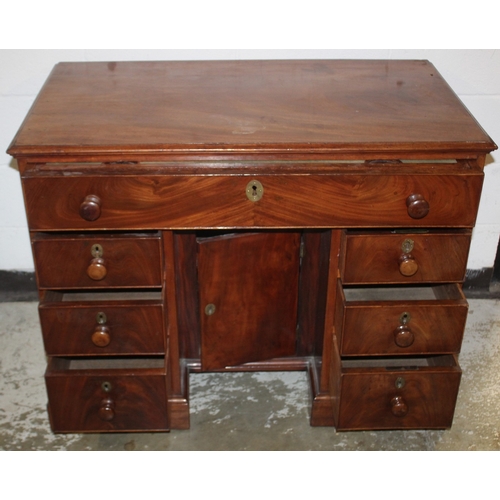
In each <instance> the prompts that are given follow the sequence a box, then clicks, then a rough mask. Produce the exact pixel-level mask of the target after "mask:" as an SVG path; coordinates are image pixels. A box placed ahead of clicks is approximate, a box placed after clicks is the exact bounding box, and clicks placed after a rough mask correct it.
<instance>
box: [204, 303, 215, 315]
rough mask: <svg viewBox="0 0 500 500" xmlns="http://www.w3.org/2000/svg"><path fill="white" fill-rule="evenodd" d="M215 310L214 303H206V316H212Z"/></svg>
mask: <svg viewBox="0 0 500 500" xmlns="http://www.w3.org/2000/svg"><path fill="white" fill-rule="evenodd" d="M214 312H215V305H214V304H207V305H206V307H205V314H206V315H207V316H212V314H213V313H214Z"/></svg>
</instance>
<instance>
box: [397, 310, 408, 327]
mask: <svg viewBox="0 0 500 500" xmlns="http://www.w3.org/2000/svg"><path fill="white" fill-rule="evenodd" d="M410 320H411V314H410V313H409V312H406V311H405V312H404V313H403V314H401V316H400V317H399V322H400V323H401V324H402V325H407V324H408V323H409V322H410Z"/></svg>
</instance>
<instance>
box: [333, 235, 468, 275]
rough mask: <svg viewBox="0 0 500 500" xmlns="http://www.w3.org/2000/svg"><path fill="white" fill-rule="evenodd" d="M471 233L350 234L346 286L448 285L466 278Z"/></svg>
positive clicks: (346, 246)
mask: <svg viewBox="0 0 500 500" xmlns="http://www.w3.org/2000/svg"><path fill="white" fill-rule="evenodd" d="M470 238H471V235H470V232H469V231H460V232H456V233H453V232H451V231H450V232H445V233H428V234H411V233H408V234H388V233H366V234H356V233H354V234H353V233H351V234H347V236H346V238H345V260H344V263H343V266H342V269H341V277H342V282H343V283H344V284H364V283H367V284H368V283H446V282H461V281H463V279H464V277H465V270H466V265H467V257H468V254H469V246H470Z"/></svg>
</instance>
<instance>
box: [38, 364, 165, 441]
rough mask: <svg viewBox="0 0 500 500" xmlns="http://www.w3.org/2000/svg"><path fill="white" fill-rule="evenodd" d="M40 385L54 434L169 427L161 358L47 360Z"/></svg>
mask: <svg viewBox="0 0 500 500" xmlns="http://www.w3.org/2000/svg"><path fill="white" fill-rule="evenodd" d="M45 383H46V386H47V393H48V396H49V416H50V422H51V426H52V430H53V431H54V432H134V431H165V430H168V421H167V389H166V368H165V360H164V358H163V357H161V358H160V357H158V358H118V359H116V358H113V359H104V358H99V359H89V358H81V359H77V358H51V359H50V360H49V365H48V367H47V371H46V373H45Z"/></svg>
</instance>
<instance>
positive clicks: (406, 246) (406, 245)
mask: <svg viewBox="0 0 500 500" xmlns="http://www.w3.org/2000/svg"><path fill="white" fill-rule="evenodd" d="M414 246H415V242H414V241H413V240H412V239H410V238H407V239H406V240H404V241H403V243H402V244H401V250H402V251H403V253H411V251H412V250H413V247H414Z"/></svg>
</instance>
